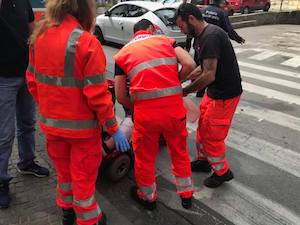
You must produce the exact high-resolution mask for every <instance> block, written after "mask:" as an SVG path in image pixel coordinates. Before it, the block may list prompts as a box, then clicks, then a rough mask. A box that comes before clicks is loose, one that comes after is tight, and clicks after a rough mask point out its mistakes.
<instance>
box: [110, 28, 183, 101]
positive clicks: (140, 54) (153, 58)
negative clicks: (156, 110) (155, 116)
mask: <svg viewBox="0 0 300 225" xmlns="http://www.w3.org/2000/svg"><path fill="white" fill-rule="evenodd" d="M174 43H175V41H174V40H172V39H169V38H167V37H166V36H158V35H150V34H149V33H147V32H146V31H139V32H137V33H136V34H135V35H134V38H133V40H132V41H131V42H129V43H128V44H127V45H126V46H124V47H123V48H122V49H121V50H120V51H119V52H118V54H116V55H115V57H114V58H115V62H116V64H117V65H118V66H119V67H120V68H121V69H122V70H123V71H124V73H125V74H126V75H127V77H128V78H129V80H130V97H131V99H132V100H133V101H134V103H135V105H136V103H138V102H144V103H145V101H143V100H154V101H155V100H159V102H160V104H161V103H162V101H164V100H166V102H168V103H169V104H170V103H171V102H173V103H175V102H174V101H176V102H177V103H178V102H180V103H182V88H181V85H180V81H179V74H178V62H177V58H176V53H175V50H174V47H173V44H174ZM170 98H172V99H170ZM146 102H149V101H146ZM151 102H152V103H153V101H151Z"/></svg>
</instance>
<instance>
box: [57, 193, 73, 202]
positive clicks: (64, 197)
mask: <svg viewBox="0 0 300 225" xmlns="http://www.w3.org/2000/svg"><path fill="white" fill-rule="evenodd" d="M58 198H59V199H60V200H62V201H63V202H64V203H73V196H72V195H69V196H63V195H60V194H58Z"/></svg>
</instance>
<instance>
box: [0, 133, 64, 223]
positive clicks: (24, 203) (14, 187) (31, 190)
mask: <svg viewBox="0 0 300 225" xmlns="http://www.w3.org/2000/svg"><path fill="white" fill-rule="evenodd" d="M37 134H38V137H37V144H36V156H37V158H36V160H37V161H38V162H39V163H40V164H41V165H43V166H46V167H48V168H49V169H50V177H47V178H37V177H34V176H30V175H26V176H25V175H21V174H19V173H18V171H17V169H16V164H17V162H18V158H19V157H18V150H17V145H16V144H14V148H13V153H12V156H11V158H10V163H9V173H10V174H11V175H12V176H13V177H14V179H13V180H12V181H11V183H10V193H11V197H12V201H11V206H10V207H9V208H8V209H3V210H0V225H17V224H22V225H57V224H60V210H59V209H58V208H57V207H56V204H55V195H56V193H55V185H56V174H55V171H54V168H53V166H52V165H51V163H50V160H49V158H48V156H47V153H46V151H45V143H44V137H43V136H42V135H41V134H39V133H37Z"/></svg>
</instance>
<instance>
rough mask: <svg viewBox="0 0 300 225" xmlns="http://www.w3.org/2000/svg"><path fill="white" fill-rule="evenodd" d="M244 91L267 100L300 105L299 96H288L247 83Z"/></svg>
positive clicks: (244, 83) (244, 84)
mask: <svg viewBox="0 0 300 225" xmlns="http://www.w3.org/2000/svg"><path fill="white" fill-rule="evenodd" d="M243 89H244V90H245V91H248V92H251V93H255V94H258V95H262V96H265V97H267V98H273V99H277V100H280V101H283V102H287V103H290V104H296V105H300V97H299V96H297V95H292V94H287V93H284V92H280V91H276V90H273V89H270V88H265V87H261V86H257V85H254V84H250V83H247V82H243Z"/></svg>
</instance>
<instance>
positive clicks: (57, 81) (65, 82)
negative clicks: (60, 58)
mask: <svg viewBox="0 0 300 225" xmlns="http://www.w3.org/2000/svg"><path fill="white" fill-rule="evenodd" d="M35 77H36V79H37V81H38V82H40V83H43V84H47V85H54V86H62V87H76V88H83V86H84V81H81V80H75V79H74V78H73V77H55V76H51V75H45V74H41V73H36V74H35Z"/></svg>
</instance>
